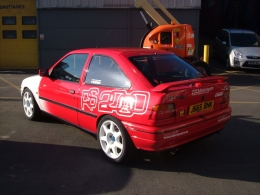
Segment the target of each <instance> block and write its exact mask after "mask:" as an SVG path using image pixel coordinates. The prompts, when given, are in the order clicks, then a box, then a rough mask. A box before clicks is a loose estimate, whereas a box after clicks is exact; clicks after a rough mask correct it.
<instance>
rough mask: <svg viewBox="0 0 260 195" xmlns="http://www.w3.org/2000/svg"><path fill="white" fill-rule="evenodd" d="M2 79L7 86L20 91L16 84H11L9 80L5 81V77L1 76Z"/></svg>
mask: <svg viewBox="0 0 260 195" xmlns="http://www.w3.org/2000/svg"><path fill="white" fill-rule="evenodd" d="M0 79H1V80H2V81H4V82H6V83H7V84H9V85H11V86H12V87H14V88H15V89H17V90H18V91H20V87H18V86H16V85H15V84H13V83H11V82H9V81H8V80H6V79H4V78H3V77H1V76H0Z"/></svg>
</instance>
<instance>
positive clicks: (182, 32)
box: [135, 0, 211, 76]
mask: <svg viewBox="0 0 260 195" xmlns="http://www.w3.org/2000/svg"><path fill="white" fill-rule="evenodd" d="M153 1H154V3H155V4H156V5H157V6H158V7H159V8H160V9H161V10H162V11H163V12H164V14H165V15H166V16H168V17H169V18H170V20H171V23H170V24H169V23H167V22H166V21H165V20H164V19H163V18H162V16H160V15H159V14H158V12H157V11H156V10H155V9H154V8H153V7H152V6H151V5H150V4H149V3H148V2H147V1H146V0H135V6H136V7H137V8H138V9H139V10H140V14H141V15H142V17H143V19H144V21H145V23H146V26H147V27H148V29H149V31H148V32H147V33H146V34H145V35H144V36H143V38H142V40H141V43H140V46H141V47H143V48H147V49H160V50H168V51H171V52H173V53H175V54H176V55H178V56H180V57H182V58H184V59H186V60H188V61H189V62H191V63H192V64H193V65H195V66H196V67H197V68H199V69H200V70H202V71H203V72H204V73H206V74H208V75H209V76H210V75H211V71H210V68H209V66H208V64H207V63H206V62H204V61H202V60H199V59H197V58H196V57H194V50H195V44H194V42H195V41H194V32H193V30H192V27H191V25H189V24H180V23H179V22H178V21H177V20H176V19H175V18H174V17H173V16H172V15H171V14H170V12H168V11H167V10H166V9H165V7H164V6H163V5H162V4H161V3H160V2H159V1H158V0H153ZM142 9H143V10H145V11H146V13H147V14H148V15H149V16H150V17H151V18H152V19H153V20H154V21H155V22H156V23H157V24H158V26H157V27H155V28H153V27H152V25H151V24H149V23H148V22H147V20H146V18H145V16H144V14H143V12H142Z"/></svg>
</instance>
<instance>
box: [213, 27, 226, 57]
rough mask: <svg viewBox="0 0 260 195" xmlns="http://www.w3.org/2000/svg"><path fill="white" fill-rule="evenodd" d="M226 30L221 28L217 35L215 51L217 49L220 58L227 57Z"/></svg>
mask: <svg viewBox="0 0 260 195" xmlns="http://www.w3.org/2000/svg"><path fill="white" fill-rule="evenodd" d="M225 42H226V40H225V31H224V30H220V31H219V32H218V34H217V36H216V41H215V51H216V56H218V57H219V58H220V59H222V60H224V59H225V52H224V51H225V47H226V46H225V44H226V43H225Z"/></svg>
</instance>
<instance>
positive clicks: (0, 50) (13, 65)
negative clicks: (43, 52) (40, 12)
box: [0, 0, 38, 69]
mask: <svg viewBox="0 0 260 195" xmlns="http://www.w3.org/2000/svg"><path fill="white" fill-rule="evenodd" d="M36 14H37V11H36V0H11V1H10V0H1V1H0V69H37V68H38V32H37V22H36V24H35V25H23V24H22V16H35V17H36ZM6 16H15V17H16V25H4V24H3V22H2V20H3V17H6ZM4 30H16V34H17V37H16V39H6V38H3V31H4ZM22 30H36V38H35V39H31V38H30V39H25V38H23V37H22Z"/></svg>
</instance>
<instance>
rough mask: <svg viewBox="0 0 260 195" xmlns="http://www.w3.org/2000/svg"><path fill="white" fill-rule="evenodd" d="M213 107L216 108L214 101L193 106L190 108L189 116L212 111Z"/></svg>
mask: <svg viewBox="0 0 260 195" xmlns="http://www.w3.org/2000/svg"><path fill="white" fill-rule="evenodd" d="M213 106H214V100H211V101H207V102H201V103H199V104H194V105H191V106H190V108H189V115H191V114H195V113H198V112H201V111H203V110H209V109H212V108H213Z"/></svg>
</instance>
